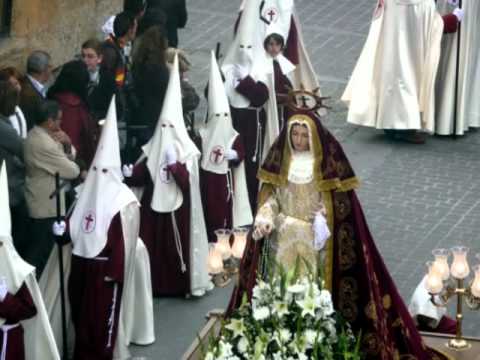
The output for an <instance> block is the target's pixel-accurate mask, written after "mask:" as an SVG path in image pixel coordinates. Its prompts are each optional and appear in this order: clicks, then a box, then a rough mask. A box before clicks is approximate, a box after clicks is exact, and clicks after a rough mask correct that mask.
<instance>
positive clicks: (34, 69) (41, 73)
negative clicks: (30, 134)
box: [20, 50, 52, 130]
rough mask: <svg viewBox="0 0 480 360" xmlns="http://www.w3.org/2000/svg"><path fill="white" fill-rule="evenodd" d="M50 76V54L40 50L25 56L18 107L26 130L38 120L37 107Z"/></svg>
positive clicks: (44, 94) (44, 92)
mask: <svg viewBox="0 0 480 360" xmlns="http://www.w3.org/2000/svg"><path fill="white" fill-rule="evenodd" d="M51 76H52V68H51V65H50V55H49V54H48V53H47V52H45V51H41V50H37V51H34V52H32V53H31V54H30V55H29V56H28V58H27V75H26V76H25V77H24V78H23V79H22V82H21V85H22V92H21V93H20V108H21V109H22V111H23V113H24V115H25V120H26V121H27V128H28V130H30V129H31V128H32V127H33V126H34V125H35V124H36V123H37V121H39V119H38V116H39V113H38V108H39V106H40V104H41V102H42V100H43V99H45V97H46V95H47V89H46V87H45V85H46V84H47V83H48V82H49V81H50V78H51Z"/></svg>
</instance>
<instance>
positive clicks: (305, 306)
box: [297, 296, 316, 317]
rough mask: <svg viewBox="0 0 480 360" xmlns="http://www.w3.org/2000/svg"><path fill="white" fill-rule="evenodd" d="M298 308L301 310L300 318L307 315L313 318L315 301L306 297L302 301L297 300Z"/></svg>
mask: <svg viewBox="0 0 480 360" xmlns="http://www.w3.org/2000/svg"><path fill="white" fill-rule="evenodd" d="M297 304H298V306H300V307H301V308H302V316H306V315H307V314H308V315H310V316H312V317H315V309H316V305H315V300H314V299H312V298H311V297H309V296H307V297H305V299H303V300H297Z"/></svg>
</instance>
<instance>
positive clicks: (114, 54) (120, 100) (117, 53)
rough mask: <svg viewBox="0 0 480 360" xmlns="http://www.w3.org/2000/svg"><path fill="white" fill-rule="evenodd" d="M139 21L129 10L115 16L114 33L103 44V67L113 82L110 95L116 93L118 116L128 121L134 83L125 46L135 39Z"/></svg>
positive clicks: (109, 80) (109, 91)
mask: <svg viewBox="0 0 480 360" xmlns="http://www.w3.org/2000/svg"><path fill="white" fill-rule="evenodd" d="M136 32H137V22H136V20H135V18H134V17H133V16H132V15H131V14H130V13H128V12H122V13H120V14H118V15H117V16H115V20H114V22H113V34H110V36H109V38H108V39H107V40H106V41H105V42H104V43H103V45H102V52H103V61H102V65H101V67H102V68H103V71H104V73H105V76H106V77H107V82H108V83H109V84H112V88H110V89H108V97H109V98H110V99H111V97H112V96H113V95H114V94H116V95H117V97H116V100H117V116H118V118H119V121H123V122H125V121H128V117H129V115H128V110H129V107H130V105H131V104H132V101H131V98H132V96H131V95H132V94H133V88H132V86H133V84H132V80H131V74H130V72H129V67H130V60H129V54H126V53H125V48H126V47H127V46H128V44H129V43H130V42H132V41H133V40H134V39H135V34H136Z"/></svg>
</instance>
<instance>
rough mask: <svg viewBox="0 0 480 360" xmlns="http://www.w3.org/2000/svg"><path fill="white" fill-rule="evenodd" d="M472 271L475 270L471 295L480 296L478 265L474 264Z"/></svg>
mask: <svg viewBox="0 0 480 360" xmlns="http://www.w3.org/2000/svg"><path fill="white" fill-rule="evenodd" d="M473 271H475V279H474V280H473V283H472V288H471V291H472V295H473V296H475V297H477V298H480V265H476V266H474V268H473Z"/></svg>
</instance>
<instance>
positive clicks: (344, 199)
mask: <svg viewBox="0 0 480 360" xmlns="http://www.w3.org/2000/svg"><path fill="white" fill-rule="evenodd" d="M351 211H352V206H351V204H350V199H349V198H348V195H347V194H345V193H337V194H335V217H336V218H337V219H338V220H340V221H343V220H345V218H346V217H347V216H348V215H350V212H351Z"/></svg>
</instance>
